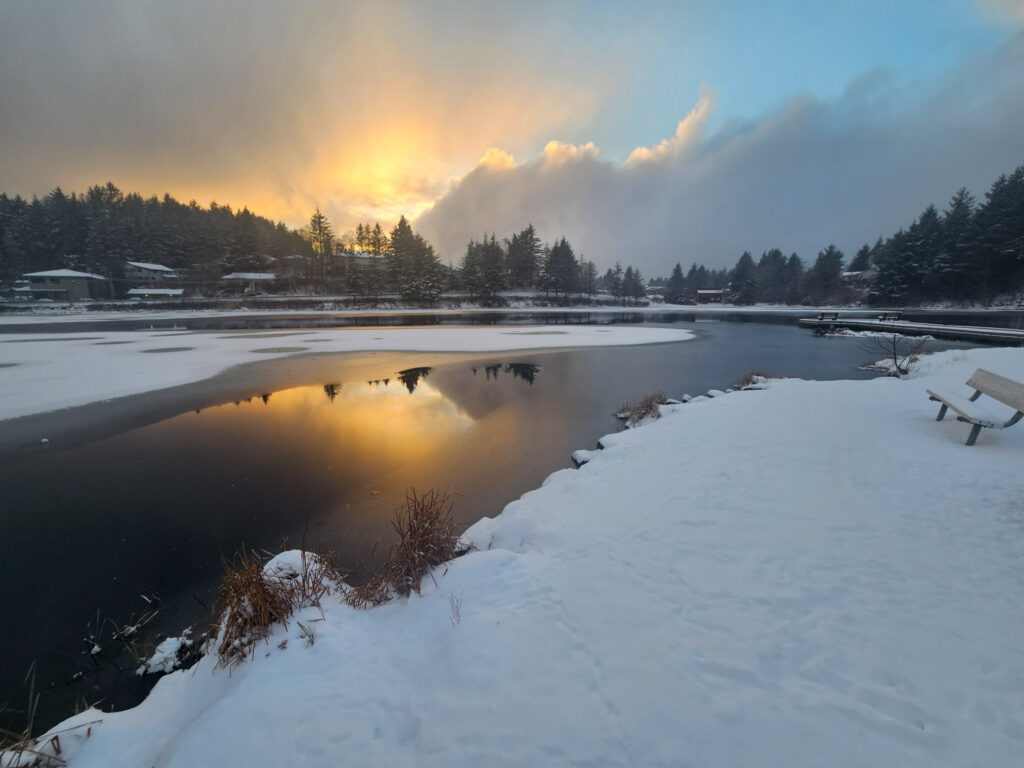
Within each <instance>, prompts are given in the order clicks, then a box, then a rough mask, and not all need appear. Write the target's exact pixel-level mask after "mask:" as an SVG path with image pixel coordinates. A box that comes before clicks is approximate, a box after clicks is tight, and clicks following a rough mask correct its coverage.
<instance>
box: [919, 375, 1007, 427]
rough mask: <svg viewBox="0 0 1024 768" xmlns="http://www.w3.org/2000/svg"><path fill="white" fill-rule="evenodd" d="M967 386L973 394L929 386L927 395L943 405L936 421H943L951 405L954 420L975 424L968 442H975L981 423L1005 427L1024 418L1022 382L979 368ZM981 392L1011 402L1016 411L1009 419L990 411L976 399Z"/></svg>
mask: <svg viewBox="0 0 1024 768" xmlns="http://www.w3.org/2000/svg"><path fill="white" fill-rule="evenodd" d="M967 386H968V387H973V388H974V394H973V395H971V396H970V397H969V398H968V397H963V396H961V395H958V394H957V393H956V392H950V391H948V390H945V389H929V390H928V399H929V400H934V401H935V402H937V403H941V404H942V407H941V408H939V415H938V416H936V417H935V420H936V421H942V419H943V418H944V417H945V415H946V409H947V408H952V409H953V411H954V412H955V413H956V414H957V416H956V418H957V421H965V422H967V423H968V424H973V425H974V427H973V428H972V429H971V434H970V436H968V438H967V445H974V441H975V440H977V439H978V433H979V432H981V428H982V427H988V428H989V429H1005V428H1006V427H1012V426H1013V425H1014V424H1016V423H1017V422H1018V421H1020V420H1021V418H1024V384H1020V383H1018V382H1016V381H1014V380H1013V379H1008V378H1006V377H1005V376H1000V375H999V374H996V373H992V372H991V371H986V370H984V369H983V368H979V369H978V370H976V371H975V372H974V373H973V374H972V375H971V378H969V379H968V380H967ZM982 395H987V396H988V397H991V398H992V399H993V400H998V401H999V402H1000V403H1002V404H1003V405H1008V406H1010V407H1011V408H1013V409H1014V410H1015V411H1016V413H1014V414H1013V416H1011V417H1010V418H1009V419H1004V418H1001V417H1000V416H999V414H997V413H993V412H992V411H990V410H989V409H988V408H987V407H985V405H984V404H979V403H977V402H976V401H977V399H978V398H979V397H981V396H982Z"/></svg>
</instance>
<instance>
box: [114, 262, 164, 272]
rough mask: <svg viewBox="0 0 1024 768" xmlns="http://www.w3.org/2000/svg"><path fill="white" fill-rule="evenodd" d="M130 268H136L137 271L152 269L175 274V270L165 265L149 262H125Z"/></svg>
mask: <svg viewBox="0 0 1024 768" xmlns="http://www.w3.org/2000/svg"><path fill="white" fill-rule="evenodd" d="M125 263H126V264H128V266H129V267H136V268H137V269H152V270H153V271H155V272H173V271H174V270H173V269H171V268H170V267H165V266H164V265H163V264H150V263H149V262H147V261H128V262H125Z"/></svg>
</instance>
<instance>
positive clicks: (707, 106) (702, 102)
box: [626, 85, 714, 166]
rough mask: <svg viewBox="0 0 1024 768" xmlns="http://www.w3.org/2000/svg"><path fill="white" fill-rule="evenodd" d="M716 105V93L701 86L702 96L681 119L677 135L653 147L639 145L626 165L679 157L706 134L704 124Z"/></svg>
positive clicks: (677, 127) (627, 159)
mask: <svg viewBox="0 0 1024 768" xmlns="http://www.w3.org/2000/svg"><path fill="white" fill-rule="evenodd" d="M713 107H714V94H713V93H712V92H711V89H710V88H708V87H707V86H706V85H704V86H701V90H700V98H699V99H698V100H697V104H696V106H695V107H694V108H693V109H692V110H690V113H689V114H688V115H687V116H686V117H684V118H683V119H682V120H680V121H679V125H677V126H676V132H675V135H674V136H672V137H671V138H668V139H663V140H662V141H661V143H660V144H657V145H656V146H653V147H637V148H636V149H634V150H633V151H632V153H630V155H629V157H628V158H626V165H627V166H628V165H632V164H639V163H650V162H664V161H666V160H669V159H672V158H675V157H678V156H679V155H680V154H682V153H683V152H684V151H686V149H687V148H688V147H690V146H693V145H694V144H696V143H697V142H698V141H700V139H701V138H702V137H703V135H704V125H705V123H707V119H708V115H710V114H711V110H712V109H713Z"/></svg>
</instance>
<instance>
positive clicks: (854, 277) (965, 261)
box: [657, 166, 1024, 306]
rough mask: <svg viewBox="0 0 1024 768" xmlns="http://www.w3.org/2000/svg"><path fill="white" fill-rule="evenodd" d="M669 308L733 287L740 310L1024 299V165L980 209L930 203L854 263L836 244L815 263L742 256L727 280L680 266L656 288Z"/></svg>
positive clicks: (779, 255)
mask: <svg viewBox="0 0 1024 768" xmlns="http://www.w3.org/2000/svg"><path fill="white" fill-rule="evenodd" d="M657 282H658V285H659V288H660V289H661V292H662V294H663V295H664V297H665V300H666V301H670V302H679V301H685V300H687V299H689V298H690V297H692V296H693V294H694V293H695V292H696V291H697V290H700V289H704V288H723V289H728V291H727V293H728V296H729V298H730V299H731V300H732V301H733V302H735V303H738V304H754V303H756V302H766V303H772V304H826V303H834V304H848V303H855V302H859V301H864V302H867V303H869V304H872V305H876V306H912V305H917V304H922V303H928V302H942V301H952V302H960V303H968V302H989V301H992V300H993V299H996V298H998V297H1000V296H1012V295H1014V294H1018V293H1020V292H1021V291H1024V166H1021V167H1019V168H1017V169H1016V170H1015V171H1014V172H1013V173H1011V174H1009V175H1003V176H1000V177H999V178H998V179H997V180H996V181H995V183H994V184H993V185H992V187H991V189H990V190H989V191H988V193H987V194H986V195H985V201H984V202H983V203H981V204H979V203H978V202H977V201H976V200H975V198H974V196H973V195H971V193H970V192H968V191H967V189H965V188H961V189H960V190H958V191H957V192H956V193H955V194H954V195H953V196H952V198H951V199H950V201H949V203H948V205H947V206H946V208H945V210H943V211H942V212H940V211H939V210H938V209H937V208H936V207H935V206H934V205H929V206H928V207H927V208H925V209H924V211H923V212H922V213H921V215H920V216H918V217H917V219H916V220H915V221H914V222H912V223H911V224H910V225H909V226H908V227H906V228H905V229H901V230H899V231H898V232H896V233H895V234H894V235H892V236H891V237H889V238H887V239H885V240H883V239H882V238H879V239H878V240H877V241H876V242H875V243H874V245H868V244H865V245H863V246H862V247H861V248H860V249H859V250H858V251H857V253H856V254H855V255H854V256H853V258H852V259H850V260H849V261H847V259H846V257H845V255H844V254H843V252H842V251H840V250H839V249H838V248H836V246H835V245H829V246H828V247H826V248H825V249H824V250H822V251H820V252H819V253H818V255H817V258H816V259H815V261H814V263H813V264H811V265H810V266H807V265H805V263H804V261H803V260H802V259H801V258H800V256H798V255H797V254H795V253H793V254H790V255H789V256H786V255H785V254H784V253H783V252H782V251H781V250H779V249H778V248H773V249H771V250H768V251H765V252H764V253H762V254H761V257H760V259H759V260H757V261H756V262H755V261H754V259H753V257H752V256H751V255H750V253H749V252H748V253H744V254H743V255H741V256H740V258H739V260H738V261H737V262H736V265H735V266H734V267H733V268H732V269H731V270H728V272H726V273H722V272H717V273H716V272H715V271H713V270H708V269H706V268H705V267H703V266H697V265H694V266H692V267H690V269H689V271H688V272H686V273H684V272H683V270H682V268H681V266H680V265H679V264H676V266H675V268H674V269H673V270H672V274H671V275H670V276H669V278H668V279H667V280H665V281H657Z"/></svg>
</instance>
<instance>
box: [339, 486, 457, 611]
mask: <svg viewBox="0 0 1024 768" xmlns="http://www.w3.org/2000/svg"><path fill="white" fill-rule="evenodd" d="M391 525H392V527H393V528H394V529H395V533H397V534H398V543H397V544H396V545H395V547H394V548H393V549H392V550H391V554H390V555H389V556H388V559H387V561H386V562H385V563H384V565H383V566H381V568H380V569H378V570H377V572H376V573H374V574H373V575H372V576H371V577H370V578H369V579H367V580H366V581H365V582H364V583H363V584H360V585H359V586H356V587H349V588H348V589H347V590H346V592H345V602H346V603H348V604H349V605H351V606H352V607H353V608H373V607H375V606H378V605H381V604H382V603H386V602H387V601H388V600H390V599H391V598H392V596H393V595H396V594H397V595H401V596H402V597H408V596H409V595H410V594H412V593H413V592H414V591H415V592H417V593H418V592H419V591H420V584H421V582H422V581H423V577H424V576H425V575H427V574H428V573H429V572H430V570H431V569H432V568H435V567H436V566H438V565H441V564H442V563H446V562H448V561H449V560H451V559H453V558H454V557H455V556H456V555H457V554H459V553H458V552H457V550H456V547H457V545H458V541H459V537H458V535H457V534H456V533H455V517H454V515H453V514H452V503H451V499H450V497H449V495H448V494H447V493H439V492H438V491H435V490H430V491H428V492H427V493H425V494H423V495H422V496H419V495H417V494H416V491H415V490H414V489H410V490H409V492H408V493H407V494H406V497H405V505H404V506H403V507H401V508H400V509H398V510H397V511H396V512H395V519H394V520H392V521H391Z"/></svg>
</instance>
